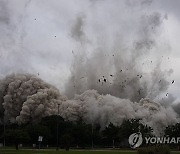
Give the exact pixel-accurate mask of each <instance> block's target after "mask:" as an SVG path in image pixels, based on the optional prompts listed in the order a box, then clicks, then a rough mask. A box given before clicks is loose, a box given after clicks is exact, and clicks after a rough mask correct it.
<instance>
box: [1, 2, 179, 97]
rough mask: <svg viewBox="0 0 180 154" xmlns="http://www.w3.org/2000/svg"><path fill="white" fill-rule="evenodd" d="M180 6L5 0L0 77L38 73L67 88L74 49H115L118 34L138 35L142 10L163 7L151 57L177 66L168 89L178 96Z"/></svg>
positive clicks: (126, 39) (123, 37)
mask: <svg viewBox="0 0 180 154" xmlns="http://www.w3.org/2000/svg"><path fill="white" fill-rule="evenodd" d="M179 7H180V1H179V0H173V1H172V0H155V1H151V0H146V1H145V0H139V1H138V0H12V1H10V0H0V34H1V36H0V78H3V77H4V76H5V75H7V74H10V73H14V72H15V73H17V72H24V73H25V72H27V73H32V74H36V75H38V73H39V76H40V77H41V78H42V79H44V80H45V81H47V82H49V83H52V84H53V85H55V86H56V87H58V88H59V89H60V91H64V87H65V83H66V82H67V81H68V77H70V74H71V68H72V67H71V66H72V63H73V56H74V55H77V54H79V53H81V54H82V52H83V53H85V54H86V56H87V57H91V55H92V54H93V53H94V52H95V51H97V50H98V48H99V47H102V46H103V49H105V50H107V51H108V52H109V53H110V52H112V53H113V44H114V42H116V41H117V40H118V39H119V40H118V41H119V42H126V43H127V44H128V43H132V42H133V41H134V40H135V39H136V37H139V35H137V33H139V30H141V29H140V27H141V25H140V23H139V19H140V17H141V16H143V15H146V14H150V13H151V12H158V13H159V14H160V15H161V16H162V18H163V23H162V25H161V27H160V29H159V30H158V32H157V42H158V47H157V48H155V49H156V50H155V49H154V50H155V51H153V52H152V54H151V55H150V57H151V59H152V60H154V59H156V57H157V55H158V56H159V55H162V56H164V59H163V60H162V69H163V70H165V69H170V68H172V69H173V73H172V74H171V76H169V77H168V79H169V81H172V80H175V84H173V85H172V86H170V87H169V90H168V92H169V93H172V94H173V95H174V96H176V97H179V91H180V88H179V87H180V80H179V79H180V70H179V66H180V43H179V41H180V38H179V37H180V29H179V27H180V10H179ZM81 20H82V21H81ZM78 24H79V25H78ZM78 27H80V29H78ZM142 35H143V34H142ZM72 50H73V53H72ZM147 69H148V67H147ZM146 71H147V70H146ZM179 98H180V97H179Z"/></svg>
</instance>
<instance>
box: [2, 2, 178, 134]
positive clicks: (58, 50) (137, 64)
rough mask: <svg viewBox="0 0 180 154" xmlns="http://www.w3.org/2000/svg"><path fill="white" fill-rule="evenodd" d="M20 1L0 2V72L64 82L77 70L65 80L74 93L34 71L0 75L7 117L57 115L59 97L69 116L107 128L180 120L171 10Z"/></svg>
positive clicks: (26, 119)
mask: <svg viewBox="0 0 180 154" xmlns="http://www.w3.org/2000/svg"><path fill="white" fill-rule="evenodd" d="M16 3H17V4H16ZM20 3H21V2H19V1H15V2H14V1H13V2H11V1H7V2H6V1H5V0H2V1H0V31H1V33H2V38H1V39H0V50H1V51H0V52H1V55H0V58H1V59H0V64H1V69H0V76H1V78H2V77H4V76H6V75H7V74H9V73H12V72H15V73H17V72H23V73H24V72H29V73H32V74H37V72H40V76H41V77H42V78H43V79H45V80H46V81H50V83H52V84H53V85H57V87H58V88H59V82H60V84H62V83H64V81H67V80H66V78H67V77H68V75H69V74H70V77H69V80H68V81H67V83H66V85H65V86H64V85H63V86H64V87H65V95H67V97H68V98H69V99H67V98H66V97H65V96H63V95H61V94H60V93H59V91H58V90H57V89H56V88H55V87H53V86H51V85H49V84H47V83H45V82H44V81H43V80H41V79H39V78H38V77H36V76H34V75H30V74H14V75H10V76H7V77H5V78H4V79H2V80H1V81H0V117H1V122H2V120H3V118H4V119H5V120H6V121H10V122H18V123H26V122H29V121H30V122H32V121H39V120H40V119H41V118H42V117H45V116H48V115H52V114H58V104H60V106H59V109H60V115H61V116H62V117H64V118H65V119H69V120H72V121H74V120H76V119H78V118H79V117H81V118H83V119H84V120H85V121H86V122H87V123H99V124H100V125H101V126H102V128H103V127H104V126H105V125H107V124H109V122H113V123H114V124H117V125H120V124H121V123H122V121H123V120H124V119H129V118H140V119H142V122H144V123H145V124H148V125H149V126H151V127H153V128H154V130H155V132H156V133H159V132H161V129H163V128H164V127H165V126H167V125H168V124H171V123H174V122H177V121H178V119H177V118H176V116H177V115H176V113H179V110H178V109H179V104H177V105H174V106H173V109H172V102H173V101H174V100H175V98H174V96H173V95H172V94H170V93H169V92H168V88H169V87H170V86H171V85H172V84H174V81H173V79H171V78H170V75H171V74H172V73H173V70H172V69H171V68H169V67H168V66H167V65H162V64H167V63H168V62H169V59H168V56H169V55H168V54H169V51H170V45H169V42H168V41H167V40H166V39H164V35H163V33H164V31H165V28H166V27H164V23H166V21H167V20H168V15H167V14H163V13H164V12H163V11H162V10H161V11H159V10H158V9H157V10H156V9H155V8H153V7H152V8H150V5H151V3H153V1H152V0H140V1H139V0H138V1H137V0H124V1H113V3H112V2H110V1H98V0H87V1H83V2H78V4H76V2H73V1H72V6H73V7H72V6H71V5H69V4H70V3H66V5H59V2H46V3H43V4H42V3H41V2H38V1H29V0H28V1H24V3H23V5H19V4H20ZM15 4H16V5H15ZM56 4H57V5H56ZM64 4H65V3H64ZM79 4H80V5H79ZM13 6H14V7H13ZM17 6H18V7H17ZM38 6H41V7H42V9H39V7H38ZM47 6H48V9H50V11H48V12H47V11H46V10H47ZM54 6H58V7H54ZM55 8H57V10H56V9H55ZM77 10H80V11H78V12H77ZM56 11H57V12H56ZM62 11H64V12H65V13H64V12H63V13H62ZM66 11H67V12H66ZM69 11H72V12H69ZM162 12H163V13H162ZM49 14H50V15H49ZM62 14H67V16H64V15H62ZM59 15H62V16H60V17H59ZM56 17H57V18H56ZM62 21H63V22H62ZM44 23H46V24H44ZM49 23H50V25H49ZM51 24H52V25H51ZM42 27H43V28H42ZM52 28H55V29H53V30H52V31H50V30H49V29H52ZM56 28H57V29H56ZM55 33H57V34H55ZM59 42H61V43H59ZM72 56H73V57H74V62H73V64H72V67H71V71H70V73H69V62H70V61H71V57H72ZM67 57H68V58H67ZM69 57H70V58H69ZM7 59H8V60H7ZM7 61H8V63H7ZM62 68H65V70H66V71H63V70H62ZM9 70H10V71H9ZM67 70H68V71H67ZM49 72H51V73H49ZM62 72H65V73H62ZM67 72H68V73H69V74H68V75H67V74H66V73H67ZM62 76H63V77H62ZM59 78H60V79H59ZM64 78H65V79H64ZM57 81H59V82H58V84H56V83H57ZM61 87H62V86H61ZM59 89H60V88H59ZM179 114H180V113H179Z"/></svg>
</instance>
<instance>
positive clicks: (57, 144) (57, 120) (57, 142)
mask: <svg viewBox="0 0 180 154" xmlns="http://www.w3.org/2000/svg"><path fill="white" fill-rule="evenodd" d="M59 105H60V104H58V115H57V119H56V122H57V132H56V135H57V136H56V151H58V150H59V123H58V122H59V119H58V118H59Z"/></svg>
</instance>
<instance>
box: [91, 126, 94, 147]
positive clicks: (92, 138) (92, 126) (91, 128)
mask: <svg viewBox="0 0 180 154" xmlns="http://www.w3.org/2000/svg"><path fill="white" fill-rule="evenodd" d="M91 129H92V130H91V131H92V132H91V136H92V149H93V148H94V142H93V133H94V132H93V123H92V125H91Z"/></svg>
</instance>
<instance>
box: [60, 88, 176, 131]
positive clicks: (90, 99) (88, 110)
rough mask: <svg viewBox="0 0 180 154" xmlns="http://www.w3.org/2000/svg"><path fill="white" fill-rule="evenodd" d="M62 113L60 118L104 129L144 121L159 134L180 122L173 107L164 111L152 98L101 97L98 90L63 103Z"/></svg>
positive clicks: (89, 91) (88, 91)
mask: <svg viewBox="0 0 180 154" xmlns="http://www.w3.org/2000/svg"><path fill="white" fill-rule="evenodd" d="M60 111H61V112H60V113H61V116H62V117H64V118H66V119H68V120H76V119H78V118H79V117H81V118H83V119H84V120H85V121H86V122H88V123H96V124H100V125H101V127H102V128H103V127H104V126H106V125H108V124H109V123H110V122H112V123H114V124H115V125H121V123H122V122H123V120H125V119H126V120H127V119H132V118H133V119H142V120H141V121H142V122H143V123H144V124H147V125H149V126H151V127H152V128H153V129H154V132H155V133H156V134H158V133H160V132H162V130H163V129H164V128H165V127H166V126H167V125H170V124H173V123H176V122H177V121H178V120H177V118H176V116H177V115H176V113H175V112H174V111H173V109H172V108H171V107H169V108H164V107H163V106H161V105H159V104H157V103H155V102H152V101H150V100H149V99H142V100H141V101H140V102H137V103H136V102H131V101H130V100H129V99H121V98H118V97H114V96H112V95H109V94H107V95H100V94H98V93H97V91H96V90H87V91H86V92H84V93H83V94H81V95H76V96H75V99H74V100H67V101H66V102H63V104H62V105H61V107H60Z"/></svg>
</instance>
